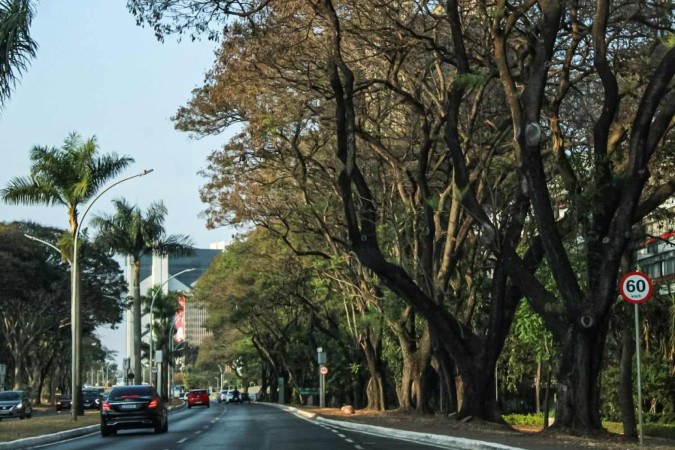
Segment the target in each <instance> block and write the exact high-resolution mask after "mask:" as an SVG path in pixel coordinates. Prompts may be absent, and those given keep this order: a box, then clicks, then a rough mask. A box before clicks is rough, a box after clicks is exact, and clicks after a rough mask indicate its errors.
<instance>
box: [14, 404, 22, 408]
mask: <svg viewBox="0 0 675 450" xmlns="http://www.w3.org/2000/svg"><path fill="white" fill-rule="evenodd" d="M14 408H16V409H21V408H23V403H17V405H16V406H15V407H14Z"/></svg>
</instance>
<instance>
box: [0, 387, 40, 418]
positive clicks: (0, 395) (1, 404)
mask: <svg viewBox="0 0 675 450" xmlns="http://www.w3.org/2000/svg"><path fill="white" fill-rule="evenodd" d="M32 415H33V406H32V405H31V403H30V397H29V395H28V393H27V392H26V391H3V392H0V420H2V419H9V418H12V417H18V418H19V419H25V418H29V419H30V418H31V416H32Z"/></svg>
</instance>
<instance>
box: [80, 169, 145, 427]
mask: <svg viewBox="0 0 675 450" xmlns="http://www.w3.org/2000/svg"><path fill="white" fill-rule="evenodd" d="M152 171H153V169H147V170H144V171H143V172H141V173H137V174H136V175H132V176H130V177H126V178H122V179H121V180H119V181H116V182H115V183H113V184H111V185H110V186H108V187H107V188H105V189H104V190H103V191H101V193H100V194H98V195H97V196H96V197H95V198H94V199H93V200H92V201H91V202H90V203H89V206H87V209H85V210H84V214H82V217H81V218H80V222H79V223H78V224H77V227H76V228H75V234H74V236H73V261H72V263H71V265H70V267H71V270H70V272H71V273H70V279H71V286H70V295H71V297H70V323H71V327H70V328H71V340H72V343H71V344H72V348H71V355H72V357H71V372H72V373H71V379H72V380H71V381H72V382H71V396H72V400H71V402H72V403H71V406H72V418H73V420H75V421H76V420H77V414H78V412H79V410H80V409H81V408H82V393H81V389H80V386H81V384H82V383H81V379H80V344H81V342H80V340H81V330H80V290H79V279H80V277H79V272H78V266H77V238H78V237H79V235H80V229H81V228H82V224H83V223H84V218H85V217H86V216H87V213H88V212H89V210H90V209H91V207H92V206H94V203H96V200H98V199H99V198H101V196H102V195H103V194H105V193H106V192H108V191H109V190H110V189H112V188H114V187H115V186H117V185H118V184H121V183H124V182H125V181H128V180H131V179H132V178H138V177H142V176H144V175H147V174H149V173H150V172H152Z"/></svg>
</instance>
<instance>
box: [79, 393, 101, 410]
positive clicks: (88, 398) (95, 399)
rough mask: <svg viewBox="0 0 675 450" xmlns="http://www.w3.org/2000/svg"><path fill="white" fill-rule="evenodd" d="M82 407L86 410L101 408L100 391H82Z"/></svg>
mask: <svg viewBox="0 0 675 450" xmlns="http://www.w3.org/2000/svg"><path fill="white" fill-rule="evenodd" d="M82 406H83V407H84V408H85V409H100V408H101V392H100V390H99V389H82Z"/></svg>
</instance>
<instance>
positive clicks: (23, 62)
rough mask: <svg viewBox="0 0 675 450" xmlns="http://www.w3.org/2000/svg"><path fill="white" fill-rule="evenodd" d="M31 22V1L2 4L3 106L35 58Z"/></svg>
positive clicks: (11, 0) (0, 92)
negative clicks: (19, 78) (20, 76)
mask: <svg viewBox="0 0 675 450" xmlns="http://www.w3.org/2000/svg"><path fill="white" fill-rule="evenodd" d="M32 21H33V5H32V2H31V1H30V0H0V105H2V104H3V103H4V102H5V101H6V100H7V99H8V98H9V95H10V94H11V92H12V88H13V87H14V85H15V84H16V80H17V78H18V76H19V75H21V73H22V72H23V71H25V70H26V68H27V67H28V63H29V61H30V60H31V58H34V57H35V51H36V50H37V43H36V42H35V41H34V40H33V39H31V37H30V34H29V29H30V25H31V22H32Z"/></svg>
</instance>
